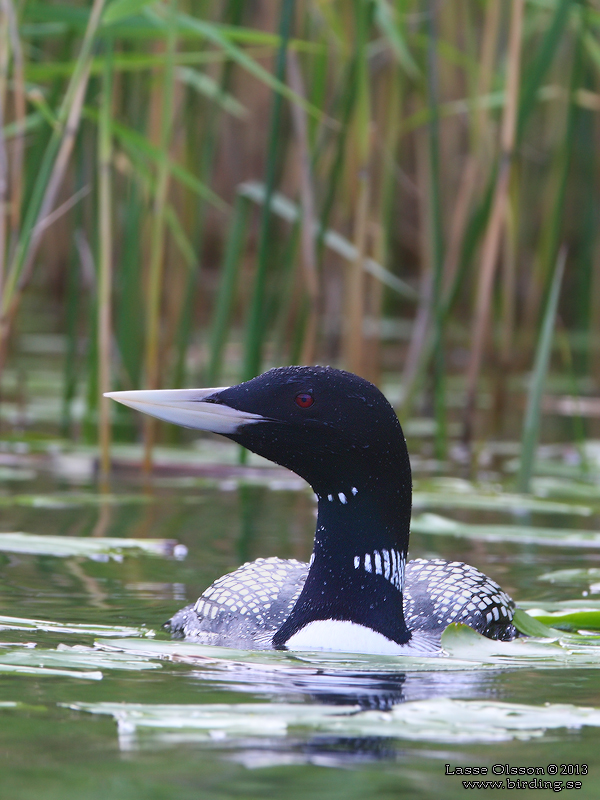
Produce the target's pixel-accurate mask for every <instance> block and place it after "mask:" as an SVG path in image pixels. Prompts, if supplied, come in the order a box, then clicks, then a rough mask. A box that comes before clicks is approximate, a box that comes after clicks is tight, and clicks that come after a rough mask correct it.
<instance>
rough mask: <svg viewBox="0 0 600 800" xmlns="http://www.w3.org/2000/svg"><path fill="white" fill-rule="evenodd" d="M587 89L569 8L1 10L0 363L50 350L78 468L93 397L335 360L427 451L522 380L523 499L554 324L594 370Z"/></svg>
mask: <svg viewBox="0 0 600 800" xmlns="http://www.w3.org/2000/svg"><path fill="white" fill-rule="evenodd" d="M599 77H600V4H599V3H598V2H597V1H596V0H587V1H586V0H582V1H581V2H576V1H575V0H510V1H508V0H507V2H503V0H455V1H454V2H442V1H441V0H352V2H350V1H349V0H330V1H329V2H326V1H325V0H283V1H282V2H281V3H270V2H255V3H245V2H243V0H220V1H219V0H164V2H148V1H147V0H110V2H104V1H103V0H94V2H91V3H86V2H63V3H60V2H49V0H46V1H45V2H32V1H31V0H23V2H20V3H16V2H15V0H2V2H1V3H0V111H1V119H0V370H4V369H5V368H6V369H8V370H10V369H11V367H12V365H14V364H17V363H18V359H19V346H18V342H19V336H20V335H21V334H22V333H23V332H26V331H28V330H35V331H37V332H41V333H44V332H47V333H60V334H61V335H62V336H63V337H64V342H65V345H64V354H65V355H64V365H65V366H64V379H63V390H62V391H63V430H64V431H65V432H66V433H67V434H69V435H79V428H78V427H77V426H75V424H74V420H73V416H72V409H73V403H74V401H75V399H76V398H78V397H80V398H81V397H83V398H85V403H86V414H85V425H84V428H83V433H84V434H85V435H86V436H88V437H92V438H95V437H96V436H98V437H99V440H100V442H101V445H102V462H101V464H102V473H103V475H104V476H106V475H108V472H109V467H110V465H109V452H110V436H111V433H110V425H111V422H110V418H109V413H108V409H107V407H106V406H105V405H104V404H103V403H100V401H99V395H100V394H101V392H102V391H106V390H107V389H108V388H112V389H125V388H138V387H150V386H155V387H165V388H166V387H170V386H180V385H194V384H196V385H202V384H204V383H205V382H207V383H209V384H210V383H213V382H216V383H219V382H222V381H236V380H241V379H247V378H250V377H252V376H253V375H256V374H258V373H259V372H261V371H262V370H263V369H265V368H267V367H269V366H273V365H277V364H286V363H298V362H303V363H310V362H316V363H324V362H327V363H334V364H336V365H338V366H341V367H345V368H348V369H351V370H353V371H355V372H358V373H360V374H363V375H365V376H366V377H368V378H370V379H371V380H375V381H376V382H380V381H381V380H382V377H385V379H386V381H387V382H392V383H397V384H398V385H399V387H400V389H399V390H398V392H397V394H398V398H397V399H398V406H399V409H400V410H401V413H402V415H404V416H407V415H410V414H412V413H431V414H432V415H433V416H434V417H435V422H436V431H437V434H436V453H437V455H438V456H439V457H440V458H443V457H444V456H445V454H446V453H447V433H446V430H447V421H448V415H449V413H450V412H449V409H450V405H451V403H450V401H449V399H448V388H447V387H448V381H449V380H459V385H460V387H461V388H460V393H461V397H462V400H461V401H460V403H459V405H460V406H461V408H462V412H461V413H460V419H461V420H462V432H463V440H464V441H465V443H467V444H471V443H472V442H473V440H476V439H477V438H478V437H480V436H481V435H482V432H483V430H484V429H485V430H490V424H489V423H490V420H491V421H492V422H493V421H494V420H495V421H496V425H497V427H498V426H499V427H500V428H501V426H502V408H503V403H505V402H506V387H507V386H508V385H509V382H510V381H511V379H512V377H513V376H519V375H522V374H523V373H529V372H532V371H533V380H532V385H531V389H530V392H529V401H528V405H527V414H526V421H525V425H524V431H523V442H524V447H525V451H526V455H525V457H524V465H523V467H522V471H521V476H520V479H519V481H520V486H521V488H524V489H525V488H527V486H528V482H529V476H530V474H531V469H532V462H531V460H530V459H531V458H532V452H533V449H534V448H535V445H536V442H537V438H538V432H539V424H540V416H541V414H542V408H543V404H542V402H541V390H542V387H543V385H544V378H545V374H546V372H547V371H548V369H550V367H551V365H552V354H553V338H554V337H553V335H552V334H553V327H554V324H555V322H556V324H559V325H560V326H561V329H562V331H563V333H564V336H566V339H564V341H566V342H567V344H566V347H567V349H568V350H569V352H571V351H572V352H573V358H570V359H569V365H568V371H569V372H570V375H571V379H572V380H573V381H574V382H575V385H576V386H578V387H579V388H580V389H581V387H583V390H585V391H587V392H591V393H593V392H594V391H595V392H597V391H598V381H599V380H600V358H599V353H600V346H599V342H600V330H599V328H600V313H599V312H598V307H599V305H600V304H599V299H600V298H599V295H598V290H599V287H600V283H599V281H600V247H599V232H600V225H599V224H598V222H599V213H598V212H599V206H600V203H599V196H600V195H599V182H600V173H599V169H598V156H597V153H598V152H600V148H599V144H600V142H599V135H598V134H599V131H598V118H599V113H600V90H599ZM557 265H558V266H557ZM563 273H564V274H563ZM40 308H44V310H45V312H46V313H45V314H42V315H40V317H39V319H38V318H37V317H36V310H39V309H40ZM42 320H44V323H42ZM44 325H45V326H46V327H43V326H44ZM540 331H541V333H540ZM554 344H555V348H554V351H555V356H554V357H555V359H558V360H557V362H556V363H557V364H558V366H559V367H560V368H564V363H565V359H564V358H561V357H560V352H558V351H560V347H561V346H562V345H561V346H558V345H556V342H555V343H554ZM556 347H558V351H557V350H556ZM556 352H558V355H556ZM585 377H587V378H588V381H587V383H585V382H583V381H582V380H580V379H582V378H585ZM590 377H591V378H592V381H591V382H590V380H589V378H590ZM484 385H485V386H486V387H489V386H490V385H491V386H492V387H493V389H494V392H495V402H494V407H495V408H496V410H498V409H500V411H499V413H498V414H496V416H495V417H494V416H493V415H490V414H489V413H485V412H484V411H483V410H482V401H481V397H482V386H484ZM112 413H113V414H115V415H116V416H115V417H114V418H113V423H114V421H115V420H116V421H117V422H118V421H119V420H121V419H122V416H118V415H121V414H122V413H127V412H121V411H118V410H117V409H116V408H115V409H112ZM498 420H500V421H499V422H498ZM118 430H120V428H119V429H118ZM144 431H145V433H144V436H145V442H146V458H145V464H146V468H147V469H150V466H151V453H152V444H153V442H154V439H155V430H154V426H153V424H152V423H151V422H150V423H148V424H147V425H146V427H145V429H144Z"/></svg>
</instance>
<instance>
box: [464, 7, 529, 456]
mask: <svg viewBox="0 0 600 800" xmlns="http://www.w3.org/2000/svg"><path fill="white" fill-rule="evenodd" d="M523 11H524V0H512V6H511V18H510V32H509V41H508V64H507V73H506V101H505V105H504V114H503V118H502V130H501V136H500V164H499V167H498V175H497V177H496V185H495V189H494V197H493V199H492V209H491V213H490V219H489V222H488V226H487V230H486V233H485V238H484V241H483V247H482V254H481V266H480V270H479V284H478V287H477V300H476V306H475V319H474V322H473V328H472V334H471V341H472V346H471V354H470V358H469V363H468V367H467V388H466V402H465V409H464V416H463V438H464V440H465V441H467V442H469V441H470V440H471V437H472V433H473V417H474V414H475V401H476V391H477V382H478V379H479V373H480V370H481V361H482V358H483V352H484V348H485V344H486V341H487V334H488V333H489V328H490V308H491V295H492V287H493V283H494V275H495V271H496V264H497V262H498V254H499V249H500V241H501V235H502V230H503V226H504V222H505V215H506V208H507V202H508V187H509V179H510V173H511V166H512V157H513V150H514V144H515V136H516V123H517V109H518V98H519V76H520V71H521V36H522V30H523Z"/></svg>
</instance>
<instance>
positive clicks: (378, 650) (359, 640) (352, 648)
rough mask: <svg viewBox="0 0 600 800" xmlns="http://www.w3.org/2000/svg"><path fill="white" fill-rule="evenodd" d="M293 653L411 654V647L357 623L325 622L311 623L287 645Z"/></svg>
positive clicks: (334, 620)
mask: <svg viewBox="0 0 600 800" xmlns="http://www.w3.org/2000/svg"><path fill="white" fill-rule="evenodd" d="M286 647H287V648H288V649H289V650H335V651H338V652H340V653H371V654H373V655H386V656H394V655H408V653H407V649H409V648H407V646H406V645H400V644H397V642H393V641H392V640H391V639H388V638H387V637H386V636H384V635H383V634H381V633H377V631H374V630H372V629H371V628H366V627H365V626H364V625H357V624H356V623H355V622H348V621H342V620H337V619H323V620H315V621H314V622H309V623H308V625H305V626H304V628H301V630H299V631H298V633H295V634H294V635H293V636H292V637H291V638H290V639H288V641H287V642H286Z"/></svg>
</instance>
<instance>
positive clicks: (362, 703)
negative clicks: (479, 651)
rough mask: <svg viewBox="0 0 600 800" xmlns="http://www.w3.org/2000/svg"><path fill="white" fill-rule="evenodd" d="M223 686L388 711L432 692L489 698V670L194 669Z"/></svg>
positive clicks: (285, 698) (237, 666) (236, 664)
mask: <svg viewBox="0 0 600 800" xmlns="http://www.w3.org/2000/svg"><path fill="white" fill-rule="evenodd" d="M192 675H193V676H194V677H195V678H197V679H199V680H202V681H210V682H211V683H213V685H215V686H216V687H218V688H220V689H225V690H233V691H237V692H243V693H246V694H247V693H250V694H256V695H270V697H271V698H272V699H273V700H275V701H279V702H288V701H290V700H294V699H299V696H303V697H304V698H305V699H306V700H307V701H309V702H313V703H322V704H323V705H340V706H358V708H359V709H360V710H361V711H366V710H378V711H388V710H389V709H390V708H392V706H395V705H397V704H398V703H405V702H408V701H411V700H425V699H431V698H433V697H453V698H457V697H470V698H473V697H475V696H477V697H486V696H488V694H489V692H486V687H487V686H488V685H489V680H490V673H489V672H487V671H486V672H479V671H477V672H475V671H473V672H470V671H469V672H463V671H458V670H457V671H454V670H452V671H439V672H438V671H435V672H408V673H407V672H370V671H355V670H346V669H328V668H310V667H300V668H294V667H287V666H285V667H279V666H278V667H275V668H272V667H265V665H263V664H260V665H259V664H249V663H241V662H230V663H227V664H224V663H220V664H219V665H218V667H217V668H216V669H215V668H210V667H209V668H208V669H204V670H202V671H198V672H193V673H192Z"/></svg>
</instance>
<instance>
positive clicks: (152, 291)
mask: <svg viewBox="0 0 600 800" xmlns="http://www.w3.org/2000/svg"><path fill="white" fill-rule="evenodd" d="M176 8H177V0H171V2H170V3H169V12H168V20H167V62H166V65H165V71H164V75H163V82H162V97H161V106H160V107H161V125H160V140H159V148H160V151H161V153H167V152H168V148H169V140H170V136H171V128H172V122H173V96H174V88H175V87H174V80H173V79H174V62H173V56H174V53H175V47H176V44H177V26H176V14H175V11H176ZM170 172H171V170H170V167H169V160H168V159H167V158H162V159H161V161H160V162H159V164H158V171H157V176H156V193H155V196H154V208H153V213H152V233H151V241H150V265H149V273H148V311H147V317H146V384H147V386H148V388H149V389H155V388H157V386H158V382H159V377H160V376H159V346H160V309H161V296H162V284H163V265H164V244H165V212H166V205H167V195H168V191H169V176H170ZM154 432H155V419H154V418H153V417H144V465H143V468H144V472H145V473H146V474H147V473H149V472H150V470H151V469H152V446H153V444H154Z"/></svg>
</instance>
